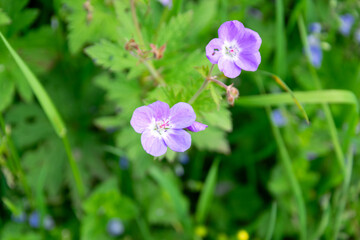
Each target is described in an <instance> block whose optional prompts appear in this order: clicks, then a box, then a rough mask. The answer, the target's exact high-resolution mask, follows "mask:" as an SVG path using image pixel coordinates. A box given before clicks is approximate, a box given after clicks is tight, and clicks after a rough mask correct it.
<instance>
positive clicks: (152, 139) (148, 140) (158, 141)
mask: <svg viewBox="0 0 360 240" xmlns="http://www.w3.org/2000/svg"><path fill="white" fill-rule="evenodd" d="M141 145H142V146H143V148H144V150H145V151H146V152H147V153H148V154H150V155H152V156H154V157H158V156H161V155H164V154H165V153H166V150H167V147H166V144H165V142H164V140H163V138H162V137H161V135H160V133H158V132H157V131H154V130H146V131H145V132H143V134H142V135H141Z"/></svg>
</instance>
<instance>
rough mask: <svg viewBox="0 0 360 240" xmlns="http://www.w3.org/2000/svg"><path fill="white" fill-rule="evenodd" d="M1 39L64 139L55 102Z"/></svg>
mask: <svg viewBox="0 0 360 240" xmlns="http://www.w3.org/2000/svg"><path fill="white" fill-rule="evenodd" d="M0 37H1V39H2V41H3V42H4V44H5V46H6V47H7V49H8V50H9V52H10V54H11V56H12V57H13V58H14V60H15V62H16V63H17V65H18V66H19V68H20V70H21V72H22V73H23V74H24V77H25V78H26V79H27V80H28V82H29V84H30V86H31V88H32V90H33V91H34V93H35V95H36V97H37V99H38V100H39V102H40V104H41V106H42V108H43V109H44V111H45V113H46V115H47V117H48V118H49V120H50V122H51V123H52V125H53V127H54V130H55V131H56V133H57V134H58V135H59V137H63V136H64V135H65V134H66V128H65V125H64V123H63V121H62V119H61V117H60V115H59V113H58V111H57V109H56V108H55V106H54V104H53V102H52V101H51V99H50V97H49V95H48V94H47V92H46V91H45V89H44V87H43V86H42V85H41V83H40V82H39V80H38V79H37V78H36V77H35V75H34V74H33V73H32V72H31V70H30V69H29V68H28V66H27V65H26V64H25V63H24V62H23V60H22V59H21V58H20V57H19V55H18V54H17V53H16V52H15V51H14V49H13V48H12V47H11V46H10V44H9V43H8V41H7V40H6V39H5V37H4V36H3V35H2V33H0Z"/></svg>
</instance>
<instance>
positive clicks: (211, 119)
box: [202, 106, 233, 132]
mask: <svg viewBox="0 0 360 240" xmlns="http://www.w3.org/2000/svg"><path fill="white" fill-rule="evenodd" d="M202 117H203V118H204V119H205V121H206V123H207V124H208V125H210V126H211V127H218V128H220V129H222V130H225V131H227V132H231V131H232V128H233V126H232V118H231V112H230V110H229V109H227V108H226V107H225V106H222V107H220V109H219V110H218V111H212V112H205V113H202Z"/></svg>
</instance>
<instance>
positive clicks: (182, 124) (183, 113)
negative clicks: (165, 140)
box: [170, 102, 196, 129]
mask: <svg viewBox="0 0 360 240" xmlns="http://www.w3.org/2000/svg"><path fill="white" fill-rule="evenodd" d="M195 119H196V114H195V112H194V109H193V108H192V106H191V105H190V104H188V103H184V102H179V103H177V104H175V105H174V106H173V107H172V108H171V109H170V125H171V126H172V128H178V129H181V128H186V127H188V126H190V125H191V124H193V123H194V122H195Z"/></svg>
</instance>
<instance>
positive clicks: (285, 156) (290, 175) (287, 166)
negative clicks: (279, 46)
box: [256, 78, 307, 240]
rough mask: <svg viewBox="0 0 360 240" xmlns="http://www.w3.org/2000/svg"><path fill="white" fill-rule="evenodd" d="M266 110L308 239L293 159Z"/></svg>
mask: <svg viewBox="0 0 360 240" xmlns="http://www.w3.org/2000/svg"><path fill="white" fill-rule="evenodd" d="M256 82H257V85H258V88H259V89H260V92H261V93H262V94H264V93H265V88H264V85H263V83H262V80H261V79H259V78H257V79H256ZM265 110H266V113H267V115H268V118H269V119H270V126H271V130H272V132H273V135H274V138H275V141H276V144H277V146H278V150H279V153H280V159H281V163H282V166H283V167H284V170H285V173H286V176H287V178H288V180H289V183H290V186H291V190H292V192H293V194H294V196H295V200H296V204H297V207H298V213H299V222H300V239H301V240H307V228H306V207H305V202H304V198H303V194H302V192H301V188H300V184H299V182H298V181H297V179H296V176H295V174H294V170H293V168H292V165H291V159H290V156H289V153H288V151H287V149H286V146H285V142H284V139H283V138H282V136H281V133H280V129H279V128H278V127H277V126H276V125H275V124H274V123H273V122H272V121H271V107H270V106H266V107H265Z"/></svg>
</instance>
